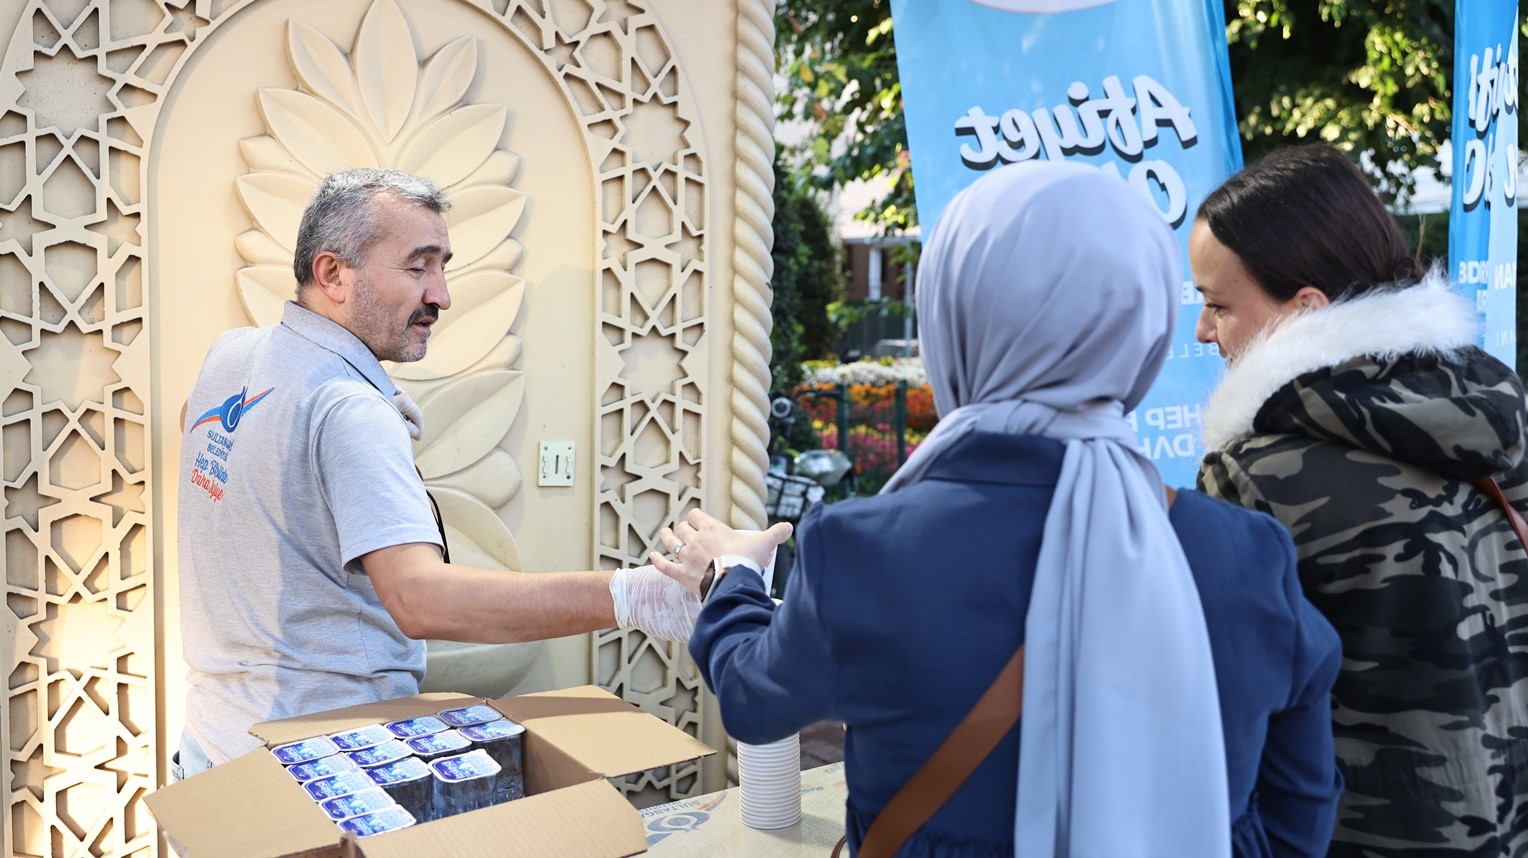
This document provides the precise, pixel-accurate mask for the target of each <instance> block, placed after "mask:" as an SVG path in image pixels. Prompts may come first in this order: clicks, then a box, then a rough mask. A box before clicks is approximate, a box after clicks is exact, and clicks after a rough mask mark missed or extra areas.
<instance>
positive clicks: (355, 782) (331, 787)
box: [302, 772, 376, 801]
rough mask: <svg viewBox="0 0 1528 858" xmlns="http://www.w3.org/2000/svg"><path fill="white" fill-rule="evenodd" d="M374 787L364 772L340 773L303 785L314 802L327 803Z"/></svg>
mask: <svg viewBox="0 0 1528 858" xmlns="http://www.w3.org/2000/svg"><path fill="white" fill-rule="evenodd" d="M374 786H376V784H374V783H372V782H371V778H369V777H367V776H366V775H365V774H363V773H362V772H340V773H339V774H337V775H330V776H329V777H327V778H319V779H318V780H316V781H308V782H307V783H305V784H303V785H302V788H303V789H304V790H307V792H308V795H310V796H312V797H313V800H314V801H325V800H327V799H331V798H339V797H340V796H342V795H350V794H351V793H354V792H360V791H361V790H363V789H371V788H372V787H374Z"/></svg>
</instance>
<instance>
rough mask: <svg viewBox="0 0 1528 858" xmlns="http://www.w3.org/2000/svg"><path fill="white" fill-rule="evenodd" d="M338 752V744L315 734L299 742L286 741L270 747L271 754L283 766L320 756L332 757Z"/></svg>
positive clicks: (315, 758) (308, 760)
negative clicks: (283, 743)
mask: <svg viewBox="0 0 1528 858" xmlns="http://www.w3.org/2000/svg"><path fill="white" fill-rule="evenodd" d="M339 752H340V749H339V746H337V745H335V744H334V742H333V741H331V740H330V739H329V737H327V736H315V737H313V738H311V739H303V740H302V741H301V742H288V743H286V744H285V745H277V746H276V747H274V748H271V755H272V756H274V757H275V758H276V761H277V762H279V763H281V764H282V765H283V766H292V765H296V764H298V763H306V762H310V761H312V760H317V759H319V758H321V757H332V756H334V755H335V754H338V753H339Z"/></svg>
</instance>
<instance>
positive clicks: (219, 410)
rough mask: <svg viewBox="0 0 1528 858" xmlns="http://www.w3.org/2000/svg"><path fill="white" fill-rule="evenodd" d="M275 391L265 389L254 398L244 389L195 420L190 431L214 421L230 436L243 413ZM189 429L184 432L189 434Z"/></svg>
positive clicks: (272, 388) (237, 425)
mask: <svg viewBox="0 0 1528 858" xmlns="http://www.w3.org/2000/svg"><path fill="white" fill-rule="evenodd" d="M275 389H276V388H274V387H271V388H267V389H266V390H265V391H264V392H262V393H257V394H255V395H254V396H249V388H247V387H246V388H244V389H243V390H241V391H239V392H238V393H235V394H234V395H233V396H230V397H228V398H227V399H225V400H223V404H222V405H219V406H218V407H216V408H213V409H211V410H209V411H208V412H207V413H206V414H203V415H202V416H200V417H198V418H196V422H195V423H193V424H191V429H195V428H197V427H198V426H201V425H203V424H206V423H211V422H212V421H214V420H216V421H218V422H219V423H222V424H223V431H224V432H228V433H230V434H231V433H232V432H233V430H235V429H237V428H238V427H239V420H240V419H242V418H243V417H244V412H246V411H248V410H249V409H251V408H254V407H255V406H256V405H257V404H259V402H260V400H262V399H264V398H265V397H266V396H267V395H268V394H270V392H271V391H272V390H275ZM191 429H188V430H186V431H188V432H189V431H191Z"/></svg>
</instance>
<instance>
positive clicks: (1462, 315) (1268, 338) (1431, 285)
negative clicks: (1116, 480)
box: [1204, 269, 1480, 451]
mask: <svg viewBox="0 0 1528 858" xmlns="http://www.w3.org/2000/svg"><path fill="white" fill-rule="evenodd" d="M1479 333H1480V323H1479V319H1478V317H1477V315H1476V313H1475V310H1474V308H1473V307H1471V306H1470V304H1469V302H1468V301H1466V300H1465V299H1464V298H1463V297H1461V296H1460V295H1459V294H1458V293H1457V292H1455V291H1454V290H1453V288H1452V287H1451V285H1450V284H1449V282H1448V279H1447V278H1446V277H1445V276H1444V275H1443V274H1442V273H1441V272H1439V271H1438V270H1436V269H1434V270H1433V271H1431V272H1429V273H1428V275H1427V276H1426V277H1425V278H1423V280H1422V281H1421V282H1419V283H1417V284H1415V285H1412V286H1403V287H1398V288H1384V289H1376V290H1373V291H1371V292H1368V293H1365V294H1363V295H1360V296H1358V297H1356V298H1352V299H1349V300H1345V301H1339V302H1336V303H1333V304H1330V305H1328V306H1326V307H1323V308H1320V309H1317V310H1311V311H1309V312H1305V313H1301V314H1299V315H1296V316H1293V317H1290V318H1288V319H1286V320H1285V321H1284V322H1283V324H1280V325H1278V326H1277V327H1275V328H1272V329H1271V330H1269V331H1268V332H1267V333H1266V334H1265V335H1264V336H1263V337H1261V338H1260V339H1258V340H1257V341H1255V342H1253V343H1252V344H1251V345H1250V346H1248V348H1247V350H1246V352H1245V353H1243V354H1242V356H1241V357H1240V358H1238V359H1237V360H1236V361H1235V362H1233V363H1232V364H1230V366H1228V367H1227V369H1226V374H1225V377H1224V378H1222V379H1221V382H1220V384H1219V386H1218V387H1217V388H1216V389H1215V393H1214V395H1213V396H1211V397H1210V402H1209V406H1208V407H1207V408H1206V410H1205V415H1204V444H1205V448H1206V449H1207V450H1211V451H1214V450H1221V449H1224V448H1226V447H1227V446H1229V445H1230V444H1232V443H1233V442H1235V441H1236V440H1237V439H1239V438H1243V437H1246V436H1248V435H1251V434H1253V431H1254V426H1253V424H1254V420H1255V419H1256V418H1257V416H1258V413H1259V411H1261V410H1262V408H1263V406H1264V405H1265V404H1266V403H1267V402H1268V400H1269V399H1270V398H1272V397H1273V395H1274V394H1275V393H1278V392H1279V391H1280V390H1281V389H1282V388H1284V387H1285V386H1286V385H1288V384H1289V383H1290V382H1292V381H1294V380H1295V379H1297V378H1300V377H1301V376H1303V375H1306V374H1307V373H1311V372H1315V371H1317V370H1321V369H1327V368H1331V367H1335V366H1338V365H1339V364H1343V363H1345V362H1348V361H1351V360H1353V359H1355V358H1362V357H1370V358H1375V359H1377V360H1380V361H1387V360H1391V359H1394V358H1396V357H1399V356H1402V355H1409V356H1414V357H1424V358H1437V359H1441V360H1443V361H1453V360H1455V359H1457V358H1459V356H1460V355H1461V354H1462V353H1463V352H1464V351H1465V350H1466V349H1469V348H1471V347H1472V346H1474V345H1475V344H1476V338H1477V337H1478V336H1479Z"/></svg>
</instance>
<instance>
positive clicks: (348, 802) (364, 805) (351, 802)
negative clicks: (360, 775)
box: [318, 787, 398, 822]
mask: <svg viewBox="0 0 1528 858" xmlns="http://www.w3.org/2000/svg"><path fill="white" fill-rule="evenodd" d="M318 806H319V807H320V808H322V809H323V811H324V813H327V814H329V818H330V819H332V820H334V821H335V822H338V821H340V820H342V819H349V818H350V817H352V816H364V815H365V814H368V813H375V812H376V811H379V810H383V809H385V808H389V807H397V806H398V803H397V802H395V801H393V797H392V796H390V795H388V794H387V793H386V792H383V791H382V790H381V789H378V788H377V787H372V788H371V789H363V790H361V791H360V792H353V793H351V794H350V795H342V796H340V797H338V798H331V799H326V800H324V801H321V802H319V803H318Z"/></svg>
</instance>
